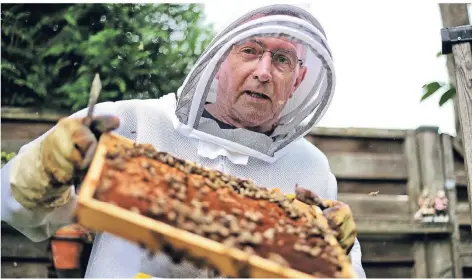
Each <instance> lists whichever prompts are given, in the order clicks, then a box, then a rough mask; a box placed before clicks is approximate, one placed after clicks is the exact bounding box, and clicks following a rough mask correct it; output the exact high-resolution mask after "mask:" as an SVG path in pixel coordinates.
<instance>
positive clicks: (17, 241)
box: [1, 231, 49, 259]
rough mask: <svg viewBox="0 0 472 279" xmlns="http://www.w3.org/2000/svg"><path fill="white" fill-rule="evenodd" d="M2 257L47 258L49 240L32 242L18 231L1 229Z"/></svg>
mask: <svg viewBox="0 0 472 279" xmlns="http://www.w3.org/2000/svg"><path fill="white" fill-rule="evenodd" d="M1 235H2V257H21V258H31V259H49V252H48V245H49V240H45V241H41V242H33V241H31V240H29V239H28V238H27V237H25V236H24V235H22V234H20V233H16V234H12V233H5V232H3V231H2V234H1Z"/></svg>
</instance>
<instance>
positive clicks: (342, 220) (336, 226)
mask: <svg viewBox="0 0 472 279" xmlns="http://www.w3.org/2000/svg"><path fill="white" fill-rule="evenodd" d="M321 202H322V205H323V207H324V208H325V209H323V215H324V216H325V217H326V219H328V224H329V226H330V227H331V228H332V229H333V230H334V231H336V233H337V236H336V238H337V239H338V241H339V244H340V245H341V247H342V248H343V249H344V251H346V254H349V252H350V251H351V248H352V246H353V245H354V241H355V240H356V236H357V231H356V224H355V222H354V217H353V216H352V211H351V208H350V207H349V205H347V204H345V203H343V202H340V201H336V200H326V199H321Z"/></svg>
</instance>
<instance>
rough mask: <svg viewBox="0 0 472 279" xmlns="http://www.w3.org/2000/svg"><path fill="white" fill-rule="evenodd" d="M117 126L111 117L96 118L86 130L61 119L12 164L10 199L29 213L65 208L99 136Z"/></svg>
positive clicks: (80, 121)
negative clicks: (72, 186) (72, 187)
mask: <svg viewBox="0 0 472 279" xmlns="http://www.w3.org/2000/svg"><path fill="white" fill-rule="evenodd" d="M118 125H119V119H118V118H117V117H115V116H100V117H96V118H94V119H93V121H92V123H91V124H90V126H88V125H84V124H83V118H64V119H61V120H60V121H59V122H58V123H57V125H56V127H54V129H53V130H52V131H51V132H50V134H48V135H47V136H46V137H45V138H44V140H43V141H41V142H38V143H36V144H33V145H32V146H31V147H30V148H29V149H28V150H27V151H25V152H23V153H22V154H19V155H18V158H17V160H15V161H14V162H13V165H12V167H11V170H10V185H11V194H12V196H13V197H14V198H15V200H17V201H18V202H19V203H20V204H21V205H23V206H24V207H25V208H27V209H30V210H33V209H39V208H43V209H52V208H56V207H59V206H62V205H64V204H66V203H67V202H68V201H69V200H70V197H71V192H72V189H71V185H72V184H73V182H74V181H75V180H76V178H78V177H79V175H81V174H82V173H83V172H84V171H85V169H86V168H87V167H88V165H89V164H90V162H91V161H92V158H93V155H94V153H95V149H96V147H97V141H98V138H99V136H100V135H101V134H102V133H104V132H108V131H111V130H113V129H116V128H117V127H118Z"/></svg>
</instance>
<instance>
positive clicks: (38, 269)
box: [1, 261, 50, 278]
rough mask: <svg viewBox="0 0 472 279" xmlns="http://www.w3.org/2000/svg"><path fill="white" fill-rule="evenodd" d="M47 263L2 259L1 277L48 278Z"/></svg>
mask: <svg viewBox="0 0 472 279" xmlns="http://www.w3.org/2000/svg"><path fill="white" fill-rule="evenodd" d="M49 266H50V264H49V263H41V262H38V263H33V262H5V261H2V271H1V274H2V278H48V267H49Z"/></svg>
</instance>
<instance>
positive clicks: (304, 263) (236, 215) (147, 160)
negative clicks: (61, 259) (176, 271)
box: [95, 145, 345, 277]
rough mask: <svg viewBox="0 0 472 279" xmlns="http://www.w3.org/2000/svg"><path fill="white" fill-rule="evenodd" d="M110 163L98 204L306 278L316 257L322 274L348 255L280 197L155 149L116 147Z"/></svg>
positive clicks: (331, 236)
mask: <svg viewBox="0 0 472 279" xmlns="http://www.w3.org/2000/svg"><path fill="white" fill-rule="evenodd" d="M105 162H106V163H105V167H104V170H103V174H102V179H101V181H100V184H99V185H98V187H97V191H96V194H95V198H97V199H99V200H103V201H106V202H109V203H114V204H116V205H117V206H122V207H127V209H129V210H131V211H133V212H135V213H138V214H142V215H145V216H148V217H151V218H153V219H156V220H159V221H162V222H165V223H168V224H171V225H173V226H175V227H177V228H179V229H183V230H186V231H189V232H192V233H195V234H198V235H201V236H204V237H206V238H209V239H212V240H214V241H217V242H220V243H222V244H223V245H226V246H228V247H235V248H238V249H241V250H243V251H245V252H247V253H251V254H257V255H260V256H262V257H265V258H268V259H270V260H273V261H275V262H278V263H279V264H282V265H284V266H287V267H292V268H295V269H298V270H300V271H303V272H306V273H312V274H313V272H314V271H313V268H314V260H313V258H316V259H318V260H320V261H321V262H320V263H325V264H321V265H322V266H317V267H316V268H317V272H319V271H320V270H322V271H324V274H325V276H328V277H333V276H334V274H335V273H336V272H339V271H341V270H342V268H343V267H342V265H341V264H340V263H341V262H342V260H341V259H343V257H345V254H344V251H343V250H342V248H340V247H339V245H336V243H337V242H336V241H335V236H334V233H333V232H332V231H331V229H330V228H328V227H326V226H324V225H323V224H322V223H320V222H318V220H316V218H305V217H306V216H305V215H304V214H306V213H302V212H301V211H300V210H299V209H298V208H297V207H296V206H294V205H293V203H292V202H291V200H290V199H287V198H286V197H285V196H284V195H283V194H281V193H278V192H275V191H271V190H268V189H266V188H262V187H258V186H256V185H255V184H254V183H253V182H251V181H249V180H245V179H240V178H236V177H232V176H229V175H227V174H224V173H222V172H219V171H215V170H210V169H207V168H204V167H201V166H198V165H197V164H195V163H193V162H190V161H186V160H181V159H178V158H175V157H173V156H172V155H170V154H168V153H165V152H158V151H156V150H155V149H154V148H153V147H152V146H150V145H135V146H133V147H132V148H125V147H118V146H116V147H115V149H114V150H111V151H109V152H108V153H107V154H106V161H105ZM117 197H119V198H117ZM130 199H132V200H133V201H132V202H130ZM123 200H126V203H124V202H121V201H123ZM125 204H126V205H125ZM304 216H305V217H304ZM287 245H288V246H291V247H292V248H293V249H286V248H284V247H287ZM282 248H283V249H282ZM295 253H303V254H304V255H307V257H299V256H297V257H293V255H294V254H295ZM294 259H297V260H294ZM310 271H311V272H310Z"/></svg>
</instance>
